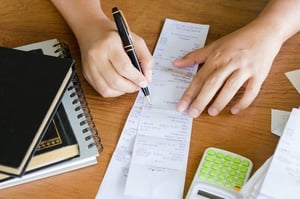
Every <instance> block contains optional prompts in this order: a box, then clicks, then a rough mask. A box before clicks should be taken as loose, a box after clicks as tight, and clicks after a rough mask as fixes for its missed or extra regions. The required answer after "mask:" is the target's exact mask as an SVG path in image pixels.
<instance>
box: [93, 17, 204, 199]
mask: <svg viewBox="0 0 300 199" xmlns="http://www.w3.org/2000/svg"><path fill="white" fill-rule="evenodd" d="M207 32H208V26H207V25H199V24H192V23H187V22H179V21H174V20H170V19H166V20H165V23H164V26H163V29H162V31H161V35H160V37H159V40H158V43H157V46H156V48H155V51H154V54H153V56H154V61H155V66H154V70H153V80H152V83H151V85H149V89H150V92H151V101H152V105H149V104H147V102H146V101H145V100H144V97H143V95H142V93H141V92H140V93H139V94H138V96H137V99H136V101H135V103H134V106H133V107H132V109H131V111H130V114H129V116H128V118H127V121H126V124H125V126H124V129H123V131H122V134H121V136H120V139H119V142H118V144H117V147H116V149H115V152H114V154H113V156H112V159H111V161H110V164H109V167H108V169H107V171H106V174H105V177H104V179H103V181H102V184H101V187H100V189H99V191H98V193H97V198H100V199H101V198H103V199H107V198H110V199H141V198H151V199H159V198H173V199H176V198H178V199H179V198H182V197H183V196H182V194H183V188H184V179H185V170H186V163H187V156H188V149H189V142H190V134H191V127H192V119H191V118H190V117H188V116H187V115H186V114H185V113H184V114H180V113H178V112H177V111H176V105H177V103H178V100H179V99H180V97H181V95H182V94H183V92H184V90H185V89H186V88H187V86H188V85H189V83H190V81H191V79H192V77H193V75H194V74H195V73H196V71H197V66H190V67H187V68H185V69H177V68H175V67H174V66H172V61H173V60H174V59H176V58H178V57H181V56H183V55H185V54H186V53H188V52H190V51H193V50H195V49H197V48H200V47H203V45H204V43H205V39H206V36H207ZM162 179H163V180H162ZM158 182H159V183H158Z"/></svg>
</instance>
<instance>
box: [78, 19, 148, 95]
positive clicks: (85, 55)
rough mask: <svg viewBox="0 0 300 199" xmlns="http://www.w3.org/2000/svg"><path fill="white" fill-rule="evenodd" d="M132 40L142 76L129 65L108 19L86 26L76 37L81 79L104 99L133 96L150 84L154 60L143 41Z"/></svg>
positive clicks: (139, 39) (129, 62)
mask: <svg viewBox="0 0 300 199" xmlns="http://www.w3.org/2000/svg"><path fill="white" fill-rule="evenodd" d="M131 36H132V40H133V43H134V46H135V50H136V53H137V56H138V59H139V61H140V64H141V68H142V70H143V74H144V75H143V74H142V73H141V72H139V71H138V70H137V69H136V68H135V67H134V66H133V65H132V64H131V61H130V59H129V57H128V56H127V54H126V52H125V50H124V48H123V45H122V41H121V38H120V36H119V34H118V32H117V28H116V26H115V24H114V23H113V22H112V21H110V20H109V19H103V20H101V21H97V22H95V23H94V24H93V23H92V24H87V25H86V26H85V27H83V29H82V31H81V34H77V40H78V42H79V46H80V51H81V59H82V65H83V75H84V77H85V78H86V80H87V81H88V82H89V83H90V84H91V85H92V86H93V87H94V89H95V90H96V91H97V92H98V93H100V94H101V95H102V96H103V97H115V96H120V95H123V94H125V93H132V92H135V91H137V90H139V89H140V88H141V87H146V86H147V85H148V82H150V81H151V75H152V67H153V58H152V56H151V54H150V52H149V50H148V48H147V46H146V44H145V42H144V40H143V39H142V38H141V37H139V36H138V35H136V34H134V33H131Z"/></svg>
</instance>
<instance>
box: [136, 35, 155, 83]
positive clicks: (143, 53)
mask: <svg viewBox="0 0 300 199" xmlns="http://www.w3.org/2000/svg"><path fill="white" fill-rule="evenodd" d="M133 35H134V34H133ZM134 46H135V49H136V54H137V57H138V59H139V62H140V64H141V68H142V71H143V74H144V76H145V77H146V79H147V80H148V82H151V80H152V69H153V65H154V60H153V57H152V55H151V53H150V51H149V50H148V48H147V45H146V43H145V41H144V40H143V39H141V38H139V37H138V38H135V37H134Z"/></svg>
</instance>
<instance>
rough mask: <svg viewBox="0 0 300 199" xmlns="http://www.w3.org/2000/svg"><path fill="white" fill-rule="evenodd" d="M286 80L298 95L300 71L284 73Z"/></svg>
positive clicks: (299, 90)
mask: <svg viewBox="0 0 300 199" xmlns="http://www.w3.org/2000/svg"><path fill="white" fill-rule="evenodd" d="M285 75H286V76H287V78H288V79H289V80H290V82H291V83H292V84H293V86H294V87H295V88H296V90H297V91H298V93H299V94H300V69H298V70H294V71H289V72H287V73H285Z"/></svg>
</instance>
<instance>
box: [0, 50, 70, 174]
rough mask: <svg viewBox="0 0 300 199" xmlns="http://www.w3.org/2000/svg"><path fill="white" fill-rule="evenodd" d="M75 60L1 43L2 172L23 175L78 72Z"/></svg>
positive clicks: (0, 132) (0, 114) (0, 151)
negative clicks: (12, 47)
mask: <svg viewBox="0 0 300 199" xmlns="http://www.w3.org/2000/svg"><path fill="white" fill-rule="evenodd" d="M73 65H74V61H73V60H72V59H61V58H57V57H52V56H47V55H41V54H38V53H31V52H24V51H21V50H16V49H10V48H6V47H0V67H1V72H0V85H1V86H0V104H1V111H0V135H1V139H0V172H2V173H5V174H8V175H15V176H21V175H22V174H23V173H24V171H25V169H26V166H27V164H28V162H29V160H30V159H31V157H32V155H33V153H34V151H35V150H36V147H37V146H38V144H39V143H40V141H41V139H42V137H43V135H44V134H45V132H46V131H47V128H48V126H49V124H50V121H51V120H52V119H53V116H54V113H55V112H56V110H57V108H58V105H59V102H60V99H61V97H62V94H63V93H64V91H65V89H66V87H67V85H68V83H69V82H70V80H71V78H72V77H73V75H74V70H73Z"/></svg>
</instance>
